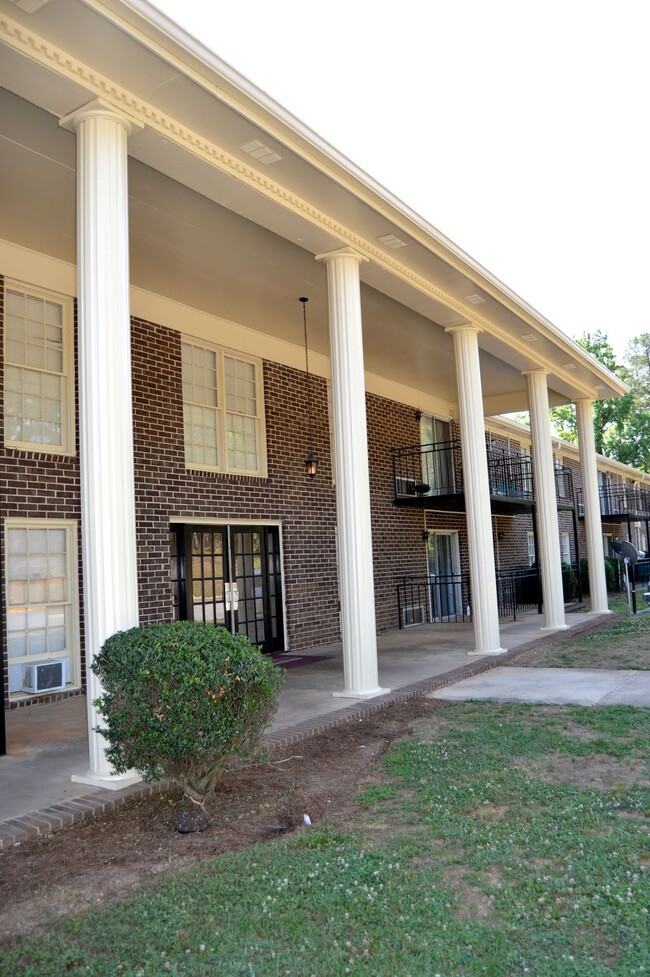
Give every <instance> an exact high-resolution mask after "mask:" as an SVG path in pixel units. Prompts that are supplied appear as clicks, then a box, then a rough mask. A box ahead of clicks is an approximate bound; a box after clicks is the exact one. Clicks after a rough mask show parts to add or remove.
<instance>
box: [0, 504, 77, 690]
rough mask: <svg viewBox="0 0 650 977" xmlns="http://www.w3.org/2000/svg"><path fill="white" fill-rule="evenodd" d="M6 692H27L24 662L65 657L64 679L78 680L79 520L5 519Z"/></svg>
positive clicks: (71, 684) (74, 682)
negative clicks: (7, 670)
mask: <svg viewBox="0 0 650 977" xmlns="http://www.w3.org/2000/svg"><path fill="white" fill-rule="evenodd" d="M5 555H6V560H5V562H6V572H5V576H6V587H5V594H6V597H5V600H6V614H7V658H8V664H9V691H10V692H11V693H12V694H13V695H22V694H24V691H25V666H27V665H32V664H34V665H38V664H46V663H47V662H52V661H54V660H56V661H62V662H63V670H62V674H63V684H65V685H67V686H69V687H74V686H78V685H79V679H80V676H79V614H78V586H77V523H76V521H74V520H59V519H43V520H39V519H8V520H6V522H5Z"/></svg>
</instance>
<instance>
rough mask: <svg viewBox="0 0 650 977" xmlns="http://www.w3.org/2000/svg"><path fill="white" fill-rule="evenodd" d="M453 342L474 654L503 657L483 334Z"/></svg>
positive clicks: (459, 330) (459, 333)
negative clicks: (487, 441) (483, 380)
mask: <svg viewBox="0 0 650 977" xmlns="http://www.w3.org/2000/svg"><path fill="white" fill-rule="evenodd" d="M446 332H449V333H451V334H452V336H453V337H454V353H455V356H456V382H457V385H458V408H459V413H460V445H461V455H462V459H463V490H464V492H465V506H466V515H467V539H468V545H469V573H470V581H471V585H472V619H473V621H474V641H475V643H476V650H475V651H471V652H470V655H501V654H503V652H504V651H505V650H506V649H505V648H502V647H501V640H500V637H499V607H498V602H497V585H496V571H495V565H494V543H493V540H492V511H491V506H490V482H489V478H488V467H487V454H486V450H485V418H484V415H483V391H482V387H481V367H480V362H479V352H478V333H479V330H478V328H477V327H476V326H474V325H472V324H471V323H465V324H464V325H462V326H452V327H450V328H448V329H447V330H446Z"/></svg>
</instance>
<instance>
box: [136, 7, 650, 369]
mask: <svg viewBox="0 0 650 977" xmlns="http://www.w3.org/2000/svg"><path fill="white" fill-rule="evenodd" d="M155 6H157V7H158V8H159V9H160V10H162V11H163V12H164V13H165V14H167V16H169V17H170V18H171V19H172V20H174V21H176V23H178V24H180V25H181V26H182V27H183V28H185V30H187V31H188V32H189V33H190V34H193V35H194V36H195V37H198V38H199V39H200V40H201V41H202V42H203V43H204V44H205V45H206V46H207V47H209V48H210V49H211V50H212V51H214V52H215V53H216V54H217V55H218V56H219V57H220V58H222V59H223V60H224V61H226V62H228V63H229V64H230V65H231V66H232V67H233V68H235V69H236V70H237V71H239V72H240V73H241V74H243V75H244V76H245V77H246V78H248V79H249V80H250V81H252V82H253V83H254V84H255V85H257V86H258V87H259V88H261V89H262V90H264V91H265V92H267V94H269V95H270V96H271V97H272V98H273V99H275V100H276V101H277V102H279V103H280V104H281V105H282V106H283V107H284V108H286V109H287V110H289V111H290V112H291V113H292V114H293V115H294V116H296V117H297V118H299V119H300V120H301V121H302V122H304V123H305V124H306V125H308V126H309V127H310V128H311V129H312V130H314V131H315V132H316V133H318V135H320V136H321V137H323V138H324V139H326V140H327V141H328V142H329V143H330V144H331V145H333V146H334V147H336V149H337V150H338V151H339V152H342V153H343V154H344V155H345V156H347V157H348V158H349V159H350V160H352V161H353V162H354V163H355V164H356V165H357V166H359V167H361V169H363V170H365V171H366V173H368V174H369V175H370V176H372V177H373V178H374V179H375V180H376V181H378V182H379V183H381V184H383V185H384V186H385V187H387V188H388V189H389V190H390V191H391V193H392V194H394V195H395V196H397V197H399V198H400V199H401V200H403V201H404V202H405V203H406V204H408V206H409V207H411V208H412V209H414V210H415V211H416V212H417V213H419V214H420V215H421V216H422V217H424V218H425V219H426V220H427V221H429V223H431V224H433V225H434V226H435V227H437V228H438V230H439V231H441V232H442V233H443V234H445V235H446V236H447V237H449V238H451V240H452V241H454V242H455V244H457V245H458V246H459V247H461V248H462V249H463V250H464V251H466V252H467V253H468V254H469V255H471V256H472V257H473V258H474V259H475V260H477V261H478V262H480V263H481V264H482V265H483V266H484V267H485V268H487V269H488V270H489V271H490V272H491V273H492V274H493V275H495V276H496V277H497V278H499V279H500V280H501V281H502V282H503V283H504V284H506V285H507V286H508V287H509V288H511V289H512V290H513V291H515V292H516V293H517V294H518V295H520V296H521V297H522V298H523V299H525V300H526V301H527V302H528V303H529V304H530V305H532V306H533V307H534V308H535V309H536V310H537V311H538V312H540V313H541V314H542V315H544V316H546V318H548V319H550V320H551V322H553V323H554V324H555V325H556V326H558V327H559V328H560V329H562V330H564V332H566V333H567V334H568V335H570V336H573V337H574V338H577V337H579V336H581V335H582V334H584V333H585V332H594V331H596V330H598V329H600V330H602V331H603V332H605V333H606V334H607V336H608V338H609V340H610V342H611V343H612V345H613V347H614V350H615V351H616V353H617V355H618V356H619V358H621V357H623V355H624V351H625V348H626V345H627V343H628V342H629V340H630V339H632V338H634V336H636V335H639V334H641V333H644V332H650V312H649V311H648V309H649V305H648V295H649V294H650V291H649V289H648V287H647V285H645V286H644V285H643V282H644V281H647V276H648V270H649V267H650V261H649V258H650V246H649V241H650V179H649V178H650V167H649V165H648V162H649V151H648V142H649V139H648V132H647V130H648V121H649V118H648V112H649V104H648V93H649V92H650V84H649V82H650V57H649V56H648V53H647V46H648V37H649V36H650V33H649V32H650V4H649V3H647V0H617V2H616V3H613V2H612V0H608V2H606V3H605V2H602V0H562V2H558V0H541V2H540V0H401V2H400V3H396V2H394V0H391V2H387V0H329V3H323V2H322V0H321V2H318V3H316V2H314V0H246V2H245V3H243V2H242V3H240V4H233V3H223V2H221V3H219V2H216V3H214V2H212V3H211V2H209V0H182V2H181V0H156V2H155Z"/></svg>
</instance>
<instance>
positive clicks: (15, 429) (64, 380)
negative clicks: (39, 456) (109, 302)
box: [4, 284, 73, 453]
mask: <svg viewBox="0 0 650 977" xmlns="http://www.w3.org/2000/svg"><path fill="white" fill-rule="evenodd" d="M70 318H71V304H70V301H69V300H68V299H64V298H62V297H61V296H56V295H52V294H50V293H47V292H38V291H34V290H32V289H30V290H26V289H24V288H22V287H20V286H18V285H13V284H9V285H7V287H6V290H5V346H4V355H5V410H4V413H5V442H6V443H7V444H9V445H13V446H16V447H30V448H33V447H34V446H35V445H40V446H42V447H43V448H45V449H46V450H58V451H61V452H64V453H67V452H70V451H72V448H73V445H72V426H73V425H72V422H71V418H70V410H71V404H70V380H69V378H70V374H71V364H70V359H71V349H70V334H71V329H70Z"/></svg>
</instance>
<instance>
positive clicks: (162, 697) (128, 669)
mask: <svg viewBox="0 0 650 977" xmlns="http://www.w3.org/2000/svg"><path fill="white" fill-rule="evenodd" d="M92 668H93V671H94V672H95V673H96V674H97V676H98V678H99V680H100V681H101V683H102V686H103V688H104V690H105V691H104V693H103V695H101V696H100V698H99V699H97V700H96V705H97V706H98V707H99V709H100V713H101V715H102V718H103V720H104V722H105V726H104V727H99V732H101V733H102V734H103V735H104V736H105V737H106V739H107V740H108V742H109V744H110V745H109V747H108V749H107V750H106V755H107V757H108V759H109V760H110V762H111V763H112V764H113V766H114V767H115V769H116V770H117V771H118V772H123V771H126V770H129V769H130V768H135V769H136V770H138V771H139V772H140V773H141V774H142V776H143V777H144V778H145V780H151V779H152V778H154V777H159V776H160V775H161V774H162V775H163V776H165V777H169V778H170V779H172V780H174V781H175V782H176V783H177V784H179V785H180V786H181V787H182V788H183V790H184V791H185V793H186V794H187V795H188V797H191V798H192V799H193V800H194V801H196V802H198V803H200V804H203V802H204V800H205V797H206V795H207V794H208V793H209V792H210V791H211V790H214V788H215V786H216V784H217V782H218V780H219V778H220V776H221V774H222V773H223V770H224V768H225V766H226V764H227V763H228V762H229V760H231V759H232V758H234V757H242V756H247V755H250V753H251V752H253V751H254V750H255V749H256V747H257V745H258V743H259V739H260V736H261V735H262V733H263V731H264V729H265V727H266V726H267V724H268V723H269V721H270V719H271V718H272V716H273V715H274V713H275V711H276V709H277V705H278V698H279V694H280V686H281V683H282V673H281V671H280V669H279V668H277V667H276V666H275V665H273V663H272V662H271V661H270V660H269V659H268V658H265V657H264V656H263V655H262V654H261V653H260V652H259V651H258V649H257V648H255V647H254V645H252V644H251V643H250V641H249V640H248V639H247V638H246V637H244V636H243V635H238V634H235V635H233V634H231V633H230V632H229V631H226V630H225V629H224V628H217V627H214V626H212V625H210V624H199V623H196V622H193V621H176V622H174V623H173V624H163V623H161V624H151V625H148V626H147V627H143V628H132V629H131V630H130V631H121V632H119V633H118V634H114V635H113V636H112V637H111V638H109V639H108V641H106V643H105V644H104V647H103V648H102V649H101V651H100V652H99V654H98V655H97V657H96V659H95V661H94V662H93V665H92Z"/></svg>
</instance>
